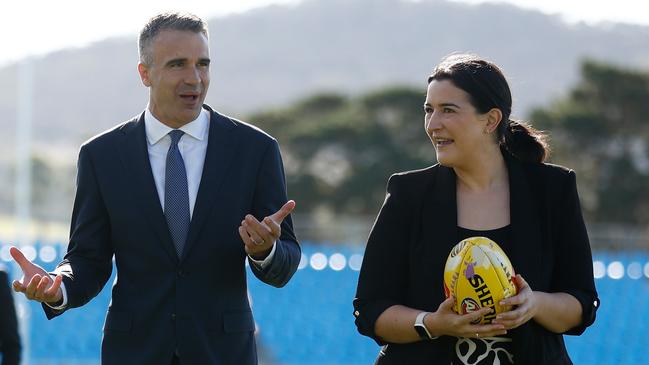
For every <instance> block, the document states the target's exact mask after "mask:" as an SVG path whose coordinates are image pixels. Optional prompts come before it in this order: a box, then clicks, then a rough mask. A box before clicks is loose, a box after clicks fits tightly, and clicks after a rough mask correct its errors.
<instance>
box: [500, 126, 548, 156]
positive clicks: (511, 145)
mask: <svg viewBox="0 0 649 365" xmlns="http://www.w3.org/2000/svg"><path fill="white" fill-rule="evenodd" d="M503 132H504V133H503V138H502V139H501V145H502V146H503V147H504V148H505V150H507V151H508V152H509V153H511V154H512V155H513V156H514V157H516V158H517V159H519V160H521V161H526V162H539V163H540V162H544V161H545V160H546V159H547V158H548V157H549V155H550V147H549V145H548V142H547V136H546V135H545V134H544V133H543V132H541V131H539V130H536V129H534V128H533V127H532V126H531V125H529V124H527V123H524V122H519V121H515V120H511V119H509V120H507V123H506V125H505V128H504V131H503Z"/></svg>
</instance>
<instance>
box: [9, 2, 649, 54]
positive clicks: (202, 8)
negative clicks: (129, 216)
mask: <svg viewBox="0 0 649 365" xmlns="http://www.w3.org/2000/svg"><path fill="white" fill-rule="evenodd" d="M307 1H308V0H307ZM325 1H326V0H325ZM348 1H354V0H348ZM404 1H417V0H404ZM424 1H426V0H424ZM452 1H458V2H467V3H481V2H486V1H485V0H452ZM299 2H300V0H207V1H206V0H184V1H182V2H180V1H178V0H155V1H152V0H111V1H102V2H99V1H88V0H59V1H52V0H32V1H17V0H9V1H5V2H4V3H3V4H2V5H0V9H1V10H2V17H1V18H0V19H1V21H0V40H1V42H0V46H1V47H0V50H1V51H0V66H2V65H4V64H7V63H10V62H12V61H16V60H19V59H21V58H24V57H27V56H29V55H42V54H45V53H48V52H51V51H55V50H58V49H62V48H67V47H82V46H84V45H87V44H88V43H91V42H94V41H98V40H101V39H105V38H109V37H114V36H126V35H134V34H136V33H137V31H138V30H139V29H140V27H141V26H142V25H143V24H144V23H145V22H146V20H147V19H148V18H150V17H151V16H152V15H153V14H155V13H158V12H161V11H165V10H182V11H189V12H192V13H194V14H196V15H199V16H201V17H204V18H209V17H213V16H217V15H225V14H230V13H235V12H243V11H246V10H249V9H252V8H255V7H260V6H265V5H269V4H289V5H290V4H297V3H299ZM501 2H507V3H513V4H516V5H518V6H521V7H524V8H530V9H538V10H541V11H543V12H546V13H554V14H561V15H562V16H563V17H564V18H565V19H566V20H567V21H569V22H576V21H584V22H588V23H595V22H601V21H617V22H626V23H633V24H642V25H649V1H646V0H501ZM178 4H182V5H180V6H179V5H178Z"/></svg>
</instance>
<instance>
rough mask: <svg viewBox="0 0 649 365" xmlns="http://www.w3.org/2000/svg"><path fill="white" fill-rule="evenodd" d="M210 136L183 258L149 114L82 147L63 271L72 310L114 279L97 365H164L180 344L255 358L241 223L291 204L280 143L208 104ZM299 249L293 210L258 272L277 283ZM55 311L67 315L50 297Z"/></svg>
mask: <svg viewBox="0 0 649 365" xmlns="http://www.w3.org/2000/svg"><path fill="white" fill-rule="evenodd" d="M205 108H206V109H207V110H208V111H209V112H210V124H209V125H210V127H209V140H208V147H207V152H206V156H205V164H204V167H203V175H202V178H201V182H200V187H199V190H198V196H197V199H196V206H195V208H194V212H193V217H192V221H191V225H190V229H189V233H188V238H187V243H186V245H185V248H184V251H183V255H182V257H180V258H178V257H177V255H176V252H175V250H174V246H173V243H172V240H171V236H170V234H169V229H168V227H167V223H166V221H165V218H164V215H163V211H162V208H161V205H160V201H159V198H158V194H157V192H156V187H155V183H154V179H153V174H152V172H151V165H150V163H149V157H148V152H147V145H146V144H147V142H146V136H145V129H144V113H142V115H140V116H139V117H138V118H134V119H132V120H130V121H128V122H126V123H123V124H121V125H119V126H117V127H116V128H114V129H112V130H110V131H108V132H105V133H103V134H101V135H99V136H97V137H95V138H93V139H92V140H90V141H89V142H87V143H85V144H84V145H83V146H82V147H81V151H80V153H79V162H78V177H77V192H76V196H75V202H74V210H73V213H72V226H71V237H70V243H69V247H68V252H67V254H66V256H65V259H64V260H63V262H61V263H60V264H59V265H58V266H57V269H56V270H55V272H57V273H62V274H63V275H64V279H63V282H64V284H65V287H66V290H67V294H68V304H69V305H68V307H67V308H75V307H79V306H82V305H84V304H85V303H87V302H88V301H89V300H90V299H92V298H93V297H95V296H96V295H97V294H98V293H99V291H100V290H101V289H102V287H103V286H104V284H105V283H106V281H107V280H108V278H109V277H110V275H111V270H112V264H113V255H114V260H115V261H114V262H115V265H116V268H117V279H116V281H115V283H114V284H113V291H112V301H111V304H110V307H109V309H108V313H107V315H106V322H105V326H104V337H103V342H102V355H101V357H102V364H104V365H106V364H108V365H112V364H116V365H117V364H119V365H127V364H133V365H148V364H151V365H159V364H168V363H170V362H171V359H172V355H173V353H174V351H176V350H177V351H178V353H179V355H180V359H181V361H182V362H183V364H214V365H216V364H218V365H222V364H233V365H234V364H236V365H241V364H243V365H252V364H256V363H257V354H256V349H255V339H254V329H255V323H254V320H253V316H252V312H251V310H250V304H249V302H248V294H247V284H246V269H245V261H246V254H245V251H244V246H243V242H242V241H241V238H240V237H239V234H238V230H237V227H238V226H239V225H240V224H241V221H242V220H243V218H244V217H245V215H246V214H248V213H250V214H253V215H254V216H255V217H257V218H258V219H261V218H263V217H264V216H267V215H270V214H272V213H274V212H275V211H277V210H278V209H279V208H280V207H281V206H282V205H283V204H284V203H285V202H286V201H287V196H286V187H285V179H284V171H283V167H282V161H281V156H280V152H279V146H278V144H277V141H276V140H275V139H273V138H272V137H270V136H269V135H267V134H266V133H264V132H262V131H260V130H259V129H257V128H255V127H252V126H250V125H248V124H245V123H243V122H240V121H238V120H235V119H232V118H229V117H226V116H223V115H221V114H219V113H217V112H215V111H213V110H212V109H210V108H209V107H208V106H205ZM299 261H300V248H299V245H298V242H297V239H296V237H295V235H294V233H293V226H292V221H291V218H290V217H287V218H286V219H285V220H284V222H283V223H282V235H281V237H280V239H279V240H278V241H277V244H276V251H275V256H274V259H273V261H272V264H270V265H269V266H268V267H266V268H265V269H264V270H260V269H258V268H257V267H256V266H255V265H251V267H252V271H253V273H254V274H255V276H256V277H257V278H259V279H260V280H262V281H264V282H265V283H268V284H270V285H273V286H277V287H281V286H283V285H284V284H286V283H287V282H288V280H289V279H290V278H291V276H292V275H293V274H294V273H295V271H296V270H297V265H298V263H299ZM44 309H45V312H46V314H47V316H48V318H53V317H55V316H57V315H60V314H61V313H62V312H60V311H55V310H52V309H50V308H49V307H46V306H44Z"/></svg>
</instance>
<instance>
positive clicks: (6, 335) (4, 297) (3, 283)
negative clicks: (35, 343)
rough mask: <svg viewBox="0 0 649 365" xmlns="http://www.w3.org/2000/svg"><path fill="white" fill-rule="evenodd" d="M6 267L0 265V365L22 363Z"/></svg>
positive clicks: (16, 321)
mask: <svg viewBox="0 0 649 365" xmlns="http://www.w3.org/2000/svg"><path fill="white" fill-rule="evenodd" d="M4 270H5V267H4V266H3V265H2V264H0V359H1V361H0V365H18V364H19V363H20V336H19V335H18V320H17V319H16V309H15V307H14V298H13V296H12V295H11V290H9V281H8V280H7V277H8V275H7V272H6V271H4Z"/></svg>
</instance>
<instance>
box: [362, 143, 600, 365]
mask: <svg viewBox="0 0 649 365" xmlns="http://www.w3.org/2000/svg"><path fill="white" fill-rule="evenodd" d="M504 157H505V163H506V164H507V169H508V172H509V189H510V191H509V193H510V217H511V224H510V226H511V241H512V243H513V244H512V245H511V246H510V247H509V249H508V252H507V255H508V256H509V259H510V261H511V262H512V265H513V266H514V268H515V269H516V273H518V274H521V275H522V276H523V277H524V278H525V280H526V281H527V282H528V284H529V285H530V287H531V288H532V289H533V290H538V291H544V292H548V293H553V292H563V293H568V294H570V295H572V296H574V297H575V298H576V299H577V300H578V301H579V303H580V304H581V307H582V319H581V323H580V324H579V325H577V326H576V327H574V328H572V329H570V330H568V331H566V333H565V334H571V335H579V334H581V333H582V332H583V331H584V330H585V329H586V328H587V327H588V326H590V325H591V324H592V323H593V321H594V320H595V312H596V309H597V308H598V307H599V299H598V298H597V291H596V290H595V281H594V278H593V262H592V256H591V251H590V244H589V240H588V234H587V232H586V227H585V224H584V221H583V218H582V214H581V207H580V204H579V196H578V194H577V184H576V177H575V173H574V172H573V171H572V170H569V169H566V168H564V167H561V166H556V165H551V164H541V163H527V162H521V161H519V160H516V159H514V158H513V157H511V156H510V155H508V154H506V153H505V154H504ZM456 185H457V178H456V175H455V172H454V171H453V169H451V168H448V167H444V166H441V165H435V166H432V167H429V168H426V169H423V170H418V171H410V172H405V173H400V174H395V175H393V176H392V177H391V178H390V180H389V182H388V188H387V195H386V199H385V202H384V203H383V206H382V208H381V211H380V213H379V215H378V217H377V219H376V222H375V223H374V226H373V227H372V231H371V233H370V236H369V238H368V241H367V248H366V249H365V256H364V258H363V265H362V268H361V272H360V275H359V279H358V288H357V291H356V298H355V299H354V303H353V304H354V316H355V317H356V321H355V323H356V326H357V328H358V331H359V332H360V333H361V334H363V335H366V336H369V337H371V338H372V339H374V340H375V341H377V343H379V344H381V345H385V344H387V345H388V347H387V348H386V349H384V350H383V352H382V353H383V354H382V355H379V358H378V360H377V364H378V365H386V364H408V365H419V364H421V365H424V364H426V365H430V364H450V363H451V361H452V351H453V349H454V344H455V340H456V338H455V337H450V336H441V337H440V338H438V339H437V340H434V341H418V342H413V343H407V344H397V343H389V344H388V343H386V341H385V340H383V339H382V338H380V337H378V336H377V335H376V333H375V332H374V326H375V323H376V320H377V318H378V317H379V316H380V315H381V313H383V312H384V311H385V310H386V309H387V308H389V307H391V306H393V305H399V304H400V305H404V306H408V307H410V308H415V309H419V310H425V311H429V312H434V311H436V310H437V308H438V307H439V305H440V304H441V303H442V302H443V301H444V299H445V296H444V290H443V287H444V275H443V274H444V266H445V263H446V258H447V257H448V253H449V252H450V250H451V249H452V248H453V246H455V245H456V244H457V242H458V241H459V237H458V229H457V226H458V222H457V197H456ZM508 335H510V336H511V337H512V339H513V342H512V345H513V347H514V348H513V351H514V353H513V355H514V358H515V359H516V362H517V363H518V364H525V365H567V364H572V362H571V360H570V358H569V356H568V353H567V351H566V348H565V344H564V341H563V334H557V333H553V332H551V331H548V330H547V329H545V328H544V327H542V326H541V325H539V324H537V323H536V322H535V321H528V322H527V323H525V324H523V325H521V326H519V327H517V328H515V329H513V330H510V331H508Z"/></svg>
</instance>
